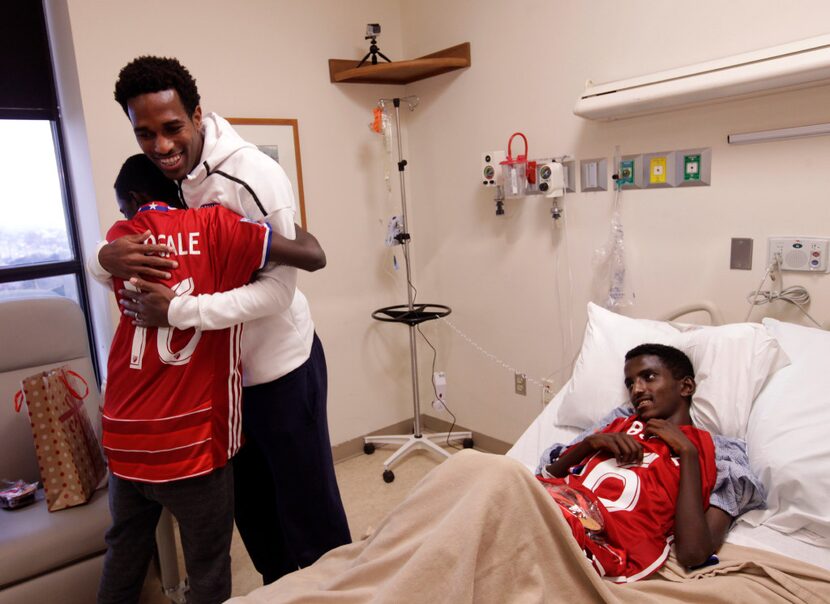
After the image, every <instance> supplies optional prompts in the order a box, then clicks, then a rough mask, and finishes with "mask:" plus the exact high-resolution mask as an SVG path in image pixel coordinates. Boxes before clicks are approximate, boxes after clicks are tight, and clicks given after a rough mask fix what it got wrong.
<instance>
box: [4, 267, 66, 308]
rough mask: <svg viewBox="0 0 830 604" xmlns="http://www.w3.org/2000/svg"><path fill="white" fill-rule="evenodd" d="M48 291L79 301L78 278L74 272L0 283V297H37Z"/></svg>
mask: <svg viewBox="0 0 830 604" xmlns="http://www.w3.org/2000/svg"><path fill="white" fill-rule="evenodd" d="M50 292H51V293H52V294H58V295H59V296H63V297H65V298H69V299H70V300H74V301H75V302H77V303H78V304H80V303H81V300H80V298H79V297H78V280H77V278H76V277H75V275H74V274H73V275H59V276H57V277H43V278H41V279H26V280H24V281H11V282H9V283H0V298H4V299H5V298H28V297H37V296H42V295H44V294H48V293H50Z"/></svg>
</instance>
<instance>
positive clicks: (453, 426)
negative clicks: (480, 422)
mask: <svg viewBox="0 0 830 604" xmlns="http://www.w3.org/2000/svg"><path fill="white" fill-rule="evenodd" d="M415 329H417V330H418V333H419V334H421V337H422V338H423V339H424V342H426V343H427V346H429V347H430V348H432V375H433V380H432V391H433V393H434V394H435V400H439V401H441V406H442V407H444V409H445V410H446V412H447V413H449V414H450V416H452V424H450V429H449V430H448V431H447V446H448V447H452V448H453V449H456V450H458V451H460V450H461V447H458V446H456V445H454V444H452V443H451V442H450V435H451V434H452V431H453V428H455V422H456V420H455V413H453V412H452V411H450V408H449V407H447V402H446V401H445V400H443V399H441V398H439V397H438V389H437V388H436V387H435V381H434V376H435V361H436V359H437V358H438V350H437V349H436V348H435V346H433V345H432V342H430V341H429V338H427V337H426V335H425V334H424V332H423V331H421V326H420V325H416V326H415Z"/></svg>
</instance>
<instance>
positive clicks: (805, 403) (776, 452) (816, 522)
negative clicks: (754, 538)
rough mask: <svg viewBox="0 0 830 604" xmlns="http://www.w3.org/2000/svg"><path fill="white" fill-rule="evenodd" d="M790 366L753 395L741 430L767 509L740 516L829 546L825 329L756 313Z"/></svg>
mask: <svg viewBox="0 0 830 604" xmlns="http://www.w3.org/2000/svg"><path fill="white" fill-rule="evenodd" d="M764 326H765V327H766V328H767V330H768V331H769V333H770V334H772V335H773V336H775V337H776V338H777V339H778V341H779V342H780V344H781V346H782V348H783V349H784V351H785V352H786V353H787V354H788V355H789V357H790V360H791V361H792V364H791V365H790V366H789V367H785V368H784V369H782V370H781V371H779V372H778V373H776V374H775V375H774V376H772V378H771V379H770V381H769V383H768V384H767V385H766V387H765V388H764V389H763V391H762V392H761V393H760V395H759V396H758V399H757V400H756V401H755V406H754V408H753V410H752V414H751V415H750V418H749V426H748V428H747V434H746V439H747V451H748V453H749V461H750V464H751V465H752V469H753V471H754V472H755V473H756V474H757V475H758V476H760V478H761V480H762V481H763V482H764V486H766V488H767V509H766V510H755V511H752V512H747V513H746V514H744V516H742V517H741V519H742V521H744V522H747V523H748V524H751V525H752V526H757V525H759V524H763V525H765V526H767V527H768V528H772V529H775V530H777V531H780V532H783V533H786V534H789V535H790V536H792V537H795V538H796V539H799V540H801V541H806V542H808V543H812V544H813V545H817V546H820V547H830V506H828V505H827V499H828V497H830V472H828V468H830V434H828V427H830V371H828V369H827V359H828V358H830V333H827V332H825V331H822V330H819V329H814V328H810V327H803V326H800V325H793V324H791V323H784V322H781V321H776V320H775V319H764Z"/></svg>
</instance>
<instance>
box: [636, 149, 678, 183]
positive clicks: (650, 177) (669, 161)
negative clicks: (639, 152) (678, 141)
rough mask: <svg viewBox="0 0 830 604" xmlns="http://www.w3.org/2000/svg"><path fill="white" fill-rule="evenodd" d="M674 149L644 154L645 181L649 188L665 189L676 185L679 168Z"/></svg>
mask: <svg viewBox="0 0 830 604" xmlns="http://www.w3.org/2000/svg"><path fill="white" fill-rule="evenodd" d="M674 161H675V160H674V152H673V151H660V152H657V153H646V154H644V155H643V182H644V184H645V187H646V188H647V189H664V188H668V187H674V186H676V184H675V183H676V182H677V180H676V179H677V176H676V174H677V168H676V166H675V165H674Z"/></svg>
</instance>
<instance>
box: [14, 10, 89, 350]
mask: <svg viewBox="0 0 830 604" xmlns="http://www.w3.org/2000/svg"><path fill="white" fill-rule="evenodd" d="M3 12H4V15H3V16H4V19H3V20H2V22H0V81H2V82H4V86H3V87H2V88H0V211H2V220H0V297H7V296H17V295H23V294H25V293H26V292H31V291H32V290H38V291H40V292H43V291H49V292H53V293H56V294H58V295H61V296H65V297H67V298H70V299H72V300H74V301H75V302H77V303H78V304H79V305H80V306H81V308H82V309H83V310H84V314H85V315H86V316H87V331H88V333H89V334H90V342H91V341H92V339H91V337H92V331H91V329H90V328H89V313H88V303H87V300H86V296H85V293H84V292H85V281H84V279H85V277H84V272H83V262H82V258H81V255H80V253H79V250H80V245H79V240H78V233H77V228H76V225H75V217H74V215H73V204H72V200H71V199H70V195H69V188H68V187H67V186H66V185H67V182H68V180H67V179H68V176H67V172H66V170H65V168H64V163H63V150H62V149H63V145H62V140H61V134H60V133H61V129H60V126H61V124H60V115H59V111H58V105H57V101H56V95H55V85H54V77H53V72H52V62H51V58H50V55H49V45H48V38H47V31H46V21H45V18H44V14H43V7H42V6H41V5H40V3H39V2H17V3H12V4H10V5H9V6H7V7H5V8H4V10H3ZM90 348H91V349H93V350H94V347H93V346H90Z"/></svg>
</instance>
